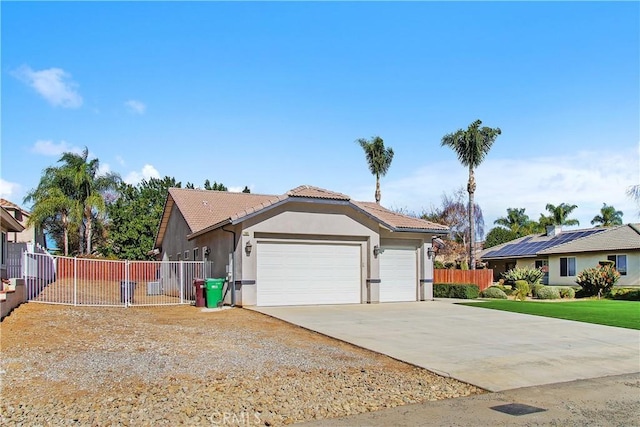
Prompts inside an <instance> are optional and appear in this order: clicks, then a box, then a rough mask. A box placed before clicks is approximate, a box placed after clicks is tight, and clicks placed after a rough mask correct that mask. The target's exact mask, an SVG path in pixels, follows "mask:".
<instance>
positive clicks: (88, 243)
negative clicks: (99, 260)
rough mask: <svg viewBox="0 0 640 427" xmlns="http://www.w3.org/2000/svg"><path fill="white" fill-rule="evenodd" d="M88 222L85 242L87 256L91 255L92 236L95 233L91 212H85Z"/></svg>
mask: <svg viewBox="0 0 640 427" xmlns="http://www.w3.org/2000/svg"><path fill="white" fill-rule="evenodd" d="M85 215H86V217H87V222H86V223H85V232H84V234H85V240H86V246H87V254H88V255H89V254H91V234H92V232H93V222H92V221H91V211H89V212H85Z"/></svg>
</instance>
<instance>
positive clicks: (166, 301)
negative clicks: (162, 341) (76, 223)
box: [23, 252, 212, 307]
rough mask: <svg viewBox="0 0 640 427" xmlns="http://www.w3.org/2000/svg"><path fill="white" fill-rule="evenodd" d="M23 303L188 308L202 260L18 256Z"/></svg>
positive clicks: (204, 272) (205, 268)
mask: <svg viewBox="0 0 640 427" xmlns="http://www.w3.org/2000/svg"><path fill="white" fill-rule="evenodd" d="M23 256H24V260H23V265H25V271H24V279H25V284H26V285H27V297H28V300H29V301H33V302H42V303H48V304H67V305H90V306H124V307H127V306H144V305H174V304H191V303H193V301H194V300H195V290H194V287H193V279H195V278H206V277H210V272H211V271H212V268H211V267H212V263H211V262H208V261H120V260H118V261H112V260H98V259H83V258H69V257H58V256H54V257H51V256H50V255H43V254H33V253H27V252H25V253H24V254H23Z"/></svg>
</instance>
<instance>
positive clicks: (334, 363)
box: [0, 303, 482, 426]
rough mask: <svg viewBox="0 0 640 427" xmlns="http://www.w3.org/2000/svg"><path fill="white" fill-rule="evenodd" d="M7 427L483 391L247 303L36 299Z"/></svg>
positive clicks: (184, 419)
mask: <svg viewBox="0 0 640 427" xmlns="http://www.w3.org/2000/svg"><path fill="white" fill-rule="evenodd" d="M0 343H1V346H2V358H1V362H0V380H1V384H2V393H1V401H0V424H2V425H55V426H59V425H125V426H128V425H176V424H186V425H212V424H213V425H216V424H217V425H267V426H269V425H283V424H292V423H295V422H301V421H308V420H314V419H323V418H331V417H340V416H345V415H350V414H356V413H362V412H369V411H375V410H378V409H382V408H388V407H394V406H399V405H404V404H408V403H417V402H422V401H427V400H439V399H448V398H454V397H459V396H465V395H469V394H476V393H482V390H480V389H478V388H476V387H473V386H470V385H467V384H464V383H461V382H459V381H456V380H453V379H450V378H443V377H440V376H437V375H435V374H432V373H430V372H428V371H426V370H423V369H419V368H416V367H413V366H409V365H406V364H404V363H401V362H398V361H395V360H393V359H390V358H388V357H386V356H382V355H379V354H376V353H372V352H369V351H366V350H363V349H360V348H357V347H354V346H351V345H349V344H345V343H342V342H340V341H336V340H333V339H330V338H328V337H325V336H322V335H319V334H316V333H313V332H309V331H307V330H304V329H302V328H298V327H295V326H292V325H289V324H287V323H284V322H282V321H280V320H277V319H273V318H270V317H267V316H264V315H262V314H259V313H255V312H252V311H249V310H243V309H239V308H235V309H228V310H221V311H217V312H208V313H203V312H201V311H200V309H198V308H195V307H192V306H170V307H150V308H140V307H138V308H129V309H125V308H98V307H83V308H81V307H67V306H55V305H44V304H37V303H29V304H24V305H23V306H21V307H20V308H18V309H17V310H15V311H14V312H13V313H12V314H11V315H10V316H8V317H7V318H5V319H4V320H3V321H2V324H1V341H0Z"/></svg>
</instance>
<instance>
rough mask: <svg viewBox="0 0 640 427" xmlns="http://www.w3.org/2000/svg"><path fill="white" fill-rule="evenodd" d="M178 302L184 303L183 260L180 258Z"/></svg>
mask: <svg viewBox="0 0 640 427" xmlns="http://www.w3.org/2000/svg"><path fill="white" fill-rule="evenodd" d="M179 282H180V304H182V303H184V261H182V260H180V281H179Z"/></svg>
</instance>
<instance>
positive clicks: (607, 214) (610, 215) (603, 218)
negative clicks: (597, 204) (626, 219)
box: [591, 203, 623, 227]
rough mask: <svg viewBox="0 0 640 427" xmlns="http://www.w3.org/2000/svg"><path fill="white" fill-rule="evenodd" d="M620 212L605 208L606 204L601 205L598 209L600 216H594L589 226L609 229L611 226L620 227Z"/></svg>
mask: <svg viewBox="0 0 640 427" xmlns="http://www.w3.org/2000/svg"><path fill="white" fill-rule="evenodd" d="M622 215H623V213H622V211H617V210H616V208H614V207H613V206H607V204H606V203H603V204H602V207H601V208H600V215H596V216H594V217H593V219H592V220H591V225H597V226H601V227H609V226H612V225H622Z"/></svg>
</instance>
